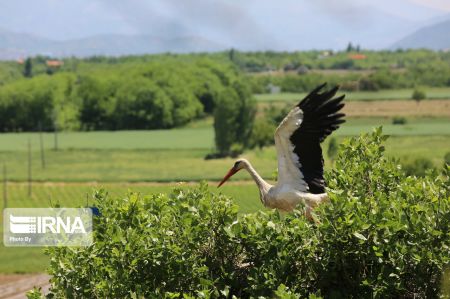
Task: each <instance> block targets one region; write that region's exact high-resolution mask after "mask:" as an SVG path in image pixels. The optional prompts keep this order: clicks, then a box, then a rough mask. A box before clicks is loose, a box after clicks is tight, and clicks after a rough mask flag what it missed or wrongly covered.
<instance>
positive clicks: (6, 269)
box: [0, 184, 264, 273]
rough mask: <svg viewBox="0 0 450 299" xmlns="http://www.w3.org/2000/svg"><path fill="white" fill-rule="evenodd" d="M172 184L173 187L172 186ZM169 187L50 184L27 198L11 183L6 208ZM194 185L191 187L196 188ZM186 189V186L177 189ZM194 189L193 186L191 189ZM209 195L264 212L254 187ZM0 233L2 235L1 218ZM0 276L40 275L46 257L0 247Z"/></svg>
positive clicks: (81, 202)
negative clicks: (97, 191)
mask: <svg viewBox="0 0 450 299" xmlns="http://www.w3.org/2000/svg"><path fill="white" fill-rule="evenodd" d="M174 185H175V184H174ZM174 185H172V186H170V185H133V184H132V185H129V184H113V185H112V184H96V185H80V184H67V185H49V184H39V185H36V186H34V187H33V196H32V198H31V199H30V198H29V197H28V195H27V186H26V184H10V185H9V186H8V191H9V193H10V194H11V196H10V198H9V201H8V207H10V208H12V207H20V208H23V207H29V208H30V207H50V206H51V205H55V204H56V203H59V204H60V205H61V206H64V207H79V206H86V205H92V201H91V200H90V198H91V195H92V193H93V192H94V190H95V189H99V188H101V187H104V188H105V189H106V190H107V191H108V193H109V194H110V195H111V196H114V197H122V196H125V195H126V194H127V192H128V191H129V190H132V191H133V192H140V193H141V194H145V195H146V194H155V193H169V192H170V191H171V190H172V189H173V186H174ZM195 185H196V184H195ZM195 185H194V186H195ZM179 187H181V188H186V187H187V186H179ZM190 187H193V186H190ZM210 190H211V191H212V192H221V193H223V194H226V195H228V196H231V197H232V198H234V200H235V202H236V204H237V205H238V206H239V211H240V212H242V213H248V212H253V211H257V210H259V209H264V207H263V206H262V205H261V203H260V201H259V194H258V190H257V188H256V186H255V185H253V184H239V185H231V184H230V185H224V186H223V187H221V188H220V189H217V188H216V187H215V186H214V185H211V186H210ZM0 221H1V223H2V225H1V229H0V233H2V232H3V216H0ZM0 256H1V260H2V262H1V263H0V273H22V272H43V271H44V270H45V268H46V266H47V264H48V258H47V257H46V256H45V255H44V253H43V249H42V248H38V247H35V248H31V247H29V248H16V247H4V246H0Z"/></svg>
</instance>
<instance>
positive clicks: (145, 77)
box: [0, 59, 250, 131]
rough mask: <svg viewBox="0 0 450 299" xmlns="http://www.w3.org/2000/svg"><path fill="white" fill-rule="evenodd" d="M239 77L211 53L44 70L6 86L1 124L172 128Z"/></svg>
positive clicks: (203, 109) (202, 111)
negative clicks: (80, 69)
mask: <svg viewBox="0 0 450 299" xmlns="http://www.w3.org/2000/svg"><path fill="white" fill-rule="evenodd" d="M236 81H239V76H238V73H237V71H236V70H235V69H234V68H233V67H232V66H231V65H230V64H224V63H217V62H212V61H210V60H206V59H198V60H195V61H191V62H188V61H176V60H166V61H164V62H151V63H147V64H144V65H134V64H124V65H122V66H120V67H112V66H102V67H96V68H92V69H90V70H89V71H83V72H78V73H70V72H61V73H58V74H55V75H53V76H48V75H39V76H35V77H33V78H32V79H22V80H16V81H14V82H12V83H10V84H5V85H4V86H2V87H0V128H1V130H2V131H33V130H36V129H37V128H38V126H39V125H40V126H41V127H42V128H43V129H44V130H52V129H53V127H54V123H56V124H57V126H58V127H59V128H60V129H67V130H121V129H161V128H171V127H176V126H181V125H184V124H186V123H188V122H189V121H191V120H193V119H195V118H199V117H202V116H204V115H206V114H212V113H213V111H214V108H215V105H216V103H217V101H218V97H219V95H220V94H222V93H230V92H234V90H235V88H237V87H235V85H234V82H236ZM239 96H246V97H247V96H250V94H249V93H246V94H240V95H239ZM234 100H237V98H236V97H235V98H234Z"/></svg>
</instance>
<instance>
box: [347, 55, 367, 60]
mask: <svg viewBox="0 0 450 299" xmlns="http://www.w3.org/2000/svg"><path fill="white" fill-rule="evenodd" d="M348 58H350V59H352V60H363V59H366V58H367V56H366V55H364V54H349V55H348Z"/></svg>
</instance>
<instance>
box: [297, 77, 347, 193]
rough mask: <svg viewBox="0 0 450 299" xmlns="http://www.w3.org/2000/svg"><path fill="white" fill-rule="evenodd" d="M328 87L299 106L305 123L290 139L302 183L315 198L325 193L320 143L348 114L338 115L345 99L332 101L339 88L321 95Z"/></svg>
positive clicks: (318, 90)
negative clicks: (296, 157)
mask: <svg viewBox="0 0 450 299" xmlns="http://www.w3.org/2000/svg"><path fill="white" fill-rule="evenodd" d="M325 85H326V83H325V84H323V85H321V86H319V87H317V88H316V89H314V90H313V91H312V92H311V93H310V94H309V95H307V96H306V97H305V98H304V99H303V100H302V101H301V102H300V103H299V104H298V105H297V107H299V108H300V109H301V110H302V112H303V119H302V122H301V124H300V126H299V127H298V129H296V130H295V131H294V133H293V134H292V135H291V137H290V141H291V142H292V144H293V146H294V153H295V154H296V155H297V156H298V162H299V163H300V171H301V172H302V174H303V179H304V181H305V182H306V183H307V184H308V187H309V192H311V193H315V194H318V193H324V192H325V181H324V178H323V165H324V162H323V155H322V149H321V147H320V143H321V142H322V141H324V140H325V138H326V137H327V136H328V135H330V134H331V133H332V132H333V131H334V130H336V129H337V128H339V125H340V124H342V123H343V122H345V120H344V119H343V118H344V116H345V114H343V113H339V111H340V110H341V109H342V107H344V103H342V101H343V99H344V97H345V95H342V96H340V97H337V98H333V97H334V96H335V94H336V92H337V91H338V89H339V87H338V86H336V87H334V88H333V89H331V90H329V91H325V92H323V93H319V92H320V90H321V89H322V88H323V87H324V86H325Z"/></svg>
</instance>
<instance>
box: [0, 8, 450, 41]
mask: <svg viewBox="0 0 450 299" xmlns="http://www.w3.org/2000/svg"><path fill="white" fill-rule="evenodd" d="M445 14H450V0H377V1H373V0H13V1H8V0H0V28H3V29H6V30H11V31H16V32H27V33H32V34H36V35H40V36H43V37H47V38H51V39H58V40H65V39H73V38H82V37H86V36H91V35H96V34H104V33H117V34H148V35H154V36H170V37H177V36H201V37H204V38H207V39H211V40H215V41H217V42H220V43H222V44H225V45H233V44H239V45H243V47H244V48H245V47H246V45H248V46H249V47H252V46H255V47H259V48H261V47H262V48H265V47H266V48H267V47H273V46H269V45H277V44H279V45H280V46H279V47H280V48H286V49H289V48H293V47H294V48H295V47H299V45H300V42H298V43H294V42H292V40H297V39H298V40H300V39H305V38H312V40H313V41H314V46H316V47H323V46H326V45H328V44H331V43H334V44H339V45H341V44H343V43H346V42H348V40H358V39H360V40H362V41H364V42H366V43H367V41H366V39H367V38H368V37H367V35H371V36H372V37H371V38H370V39H368V40H369V43H373V45H372V46H376V45H377V43H386V42H389V41H390V40H391V39H392V40H395V39H396V38H398V37H399V36H397V35H402V34H404V32H405V31H408V30H410V31H411V30H413V29H415V28H416V27H418V26H420V25H423V24H424V22H428V21H430V20H433V19H435V18H438V17H440V16H443V15H445ZM325 31H327V32H328V33H332V36H333V40H332V41H331V40H329V38H328V40H326V41H323V44H321V41H320V39H319V38H317V39H314V38H313V37H314V36H317V35H321V34H322V33H323V32H325ZM383 35H392V36H388V37H386V38H385V39H383ZM369 37H370V36H369Z"/></svg>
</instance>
